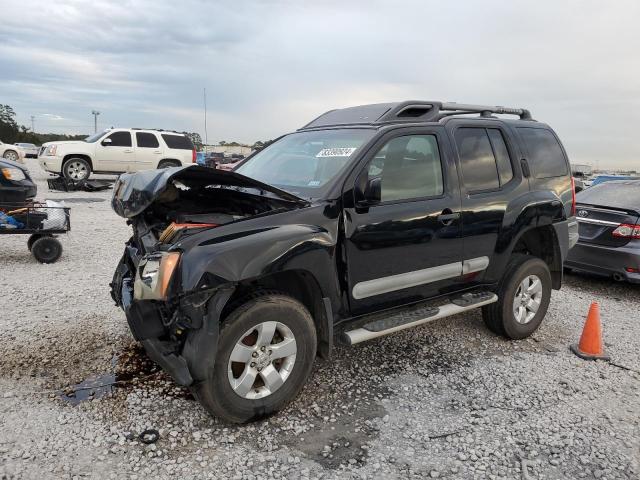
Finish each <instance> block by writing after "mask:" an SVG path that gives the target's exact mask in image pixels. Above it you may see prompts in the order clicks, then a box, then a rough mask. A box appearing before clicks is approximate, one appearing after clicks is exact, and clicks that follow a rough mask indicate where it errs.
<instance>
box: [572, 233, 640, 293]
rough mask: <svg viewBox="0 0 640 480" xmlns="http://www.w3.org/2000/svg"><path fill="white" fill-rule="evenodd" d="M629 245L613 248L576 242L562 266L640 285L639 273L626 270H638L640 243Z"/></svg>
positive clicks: (639, 265) (634, 242)
mask: <svg viewBox="0 0 640 480" xmlns="http://www.w3.org/2000/svg"><path fill="white" fill-rule="evenodd" d="M629 243H630V245H627V246H624V247H615V248H614V247H606V246H600V245H590V244H587V243H582V242H578V244H577V245H576V246H575V247H573V248H572V249H571V250H570V251H569V256H568V257H567V260H566V261H565V262H564V265H565V267H569V268H576V269H579V270H585V271H587V272H591V273H596V274H600V275H609V276H612V275H621V276H622V278H624V279H626V280H627V281H629V282H631V283H640V273H633V272H628V271H627V270H626V269H627V268H634V269H640V242H636V241H632V242H629ZM632 243H633V244H632ZM636 243H637V244H636Z"/></svg>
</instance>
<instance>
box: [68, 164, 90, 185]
mask: <svg viewBox="0 0 640 480" xmlns="http://www.w3.org/2000/svg"><path fill="white" fill-rule="evenodd" d="M62 175H63V176H64V178H67V179H69V180H74V181H76V182H78V181H80V180H86V179H88V178H89V175H91V165H89V162H87V161H86V160H85V159H84V158H71V159H69V160H67V161H66V162H65V164H64V165H63V166H62Z"/></svg>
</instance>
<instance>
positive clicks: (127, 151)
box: [122, 150, 133, 153]
mask: <svg viewBox="0 0 640 480" xmlns="http://www.w3.org/2000/svg"><path fill="white" fill-rule="evenodd" d="M122 152H123V153H133V150H123V151H122Z"/></svg>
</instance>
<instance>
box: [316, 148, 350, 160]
mask: <svg viewBox="0 0 640 480" xmlns="http://www.w3.org/2000/svg"><path fill="white" fill-rule="evenodd" d="M356 150H357V148H355V147H350V148H323V149H322V150H320V151H319V152H318V154H317V155H316V158H320V157H349V156H351V154H352V153H353V152H355V151H356Z"/></svg>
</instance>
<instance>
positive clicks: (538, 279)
mask: <svg viewBox="0 0 640 480" xmlns="http://www.w3.org/2000/svg"><path fill="white" fill-rule="evenodd" d="M496 294H497V295H498V301H497V302H495V303H492V304H490V305H486V306H484V307H482V318H483V319H484V322H485V324H486V325H487V327H488V328H489V330H491V331H492V332H494V333H497V334H498V335H504V336H505V337H507V338H511V339H522V338H526V337H528V336H529V335H531V334H532V333H533V332H535V331H536V330H537V328H538V327H539V326H540V323H542V319H543V318H544V316H545V315H546V313H547V308H549V301H550V300H551V273H550V272H549V267H548V266H547V264H546V263H545V262H544V261H542V260H541V259H539V258H536V257H532V256H530V255H523V254H516V255H514V256H513V258H512V259H511V261H510V262H509V264H508V265H507V268H506V269H505V274H504V276H503V277H502V280H501V281H500V284H499V286H498V291H497V292H496Z"/></svg>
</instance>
